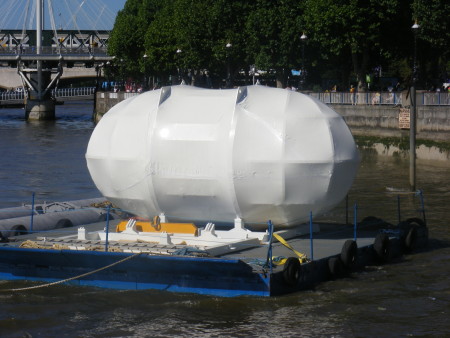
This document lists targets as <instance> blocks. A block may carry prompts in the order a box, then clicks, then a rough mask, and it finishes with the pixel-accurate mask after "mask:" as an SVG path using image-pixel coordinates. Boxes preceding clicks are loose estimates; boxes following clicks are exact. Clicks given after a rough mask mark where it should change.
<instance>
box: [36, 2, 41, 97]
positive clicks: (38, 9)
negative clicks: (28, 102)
mask: <svg viewBox="0 0 450 338" xmlns="http://www.w3.org/2000/svg"><path fill="white" fill-rule="evenodd" d="M41 48H42V0H36V54H41ZM37 77H38V78H37V92H38V99H39V101H40V100H41V99H42V61H41V60H37Z"/></svg>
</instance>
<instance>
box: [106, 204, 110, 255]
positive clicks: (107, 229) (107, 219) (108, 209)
mask: <svg viewBox="0 0 450 338" xmlns="http://www.w3.org/2000/svg"><path fill="white" fill-rule="evenodd" d="M110 211H111V205H108V208H107V209H106V239H105V251H108V235H109V213H110Z"/></svg>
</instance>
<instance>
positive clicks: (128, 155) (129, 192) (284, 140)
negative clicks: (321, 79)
mask: <svg viewBox="0 0 450 338" xmlns="http://www.w3.org/2000/svg"><path fill="white" fill-rule="evenodd" d="M86 159H87V165H88V168H89V171H90V174H91V176H92V179H93V180H94V182H95V184H96V185H97V188H98V189H99V190H100V191H101V192H102V194H103V195H104V196H105V197H106V198H107V199H109V200H110V201H112V202H113V203H114V204H116V205H118V206H119V207H121V208H123V209H125V210H127V211H129V212H132V213H134V214H136V215H139V216H142V217H148V218H151V217H153V216H155V215H158V214H160V213H165V214H166V216H167V217H169V219H170V220H175V219H176V220H185V221H192V222H196V221H202V222H203V221H211V222H233V220H234V219H235V218H237V217H238V218H242V219H243V220H244V221H245V222H247V223H256V222H266V221H267V220H269V219H270V220H272V222H274V223H275V224H283V225H292V224H296V223H299V222H302V221H304V220H306V219H308V217H309V212H310V211H312V212H313V214H314V215H315V216H317V215H318V214H320V213H323V212H326V211H328V210H330V209H331V208H333V207H334V206H335V205H336V204H337V203H339V202H340V201H341V200H342V199H343V198H344V197H345V195H346V194H347V192H348V190H349V188H350V186H351V184H352V182H353V179H354V177H355V175H356V171H357V167H358V163H359V158H358V152H357V149H356V146H355V143H354V140H353V137H352V135H351V133H350V131H349V129H348V127H347V125H346V124H345V122H344V120H343V119H342V117H341V116H339V115H338V114H336V113H335V112H334V111H333V110H332V109H330V108H329V107H327V106H326V105H325V104H323V103H321V102H319V101H317V100H315V99H314V98H311V97H310V96H307V95H303V94H301V93H297V92H293V91H290V90H284V89H276V88H269V87H264V86H249V87H240V88H237V89H228V90H209V89H200V88H196V87H191V86H184V85H182V86H173V87H165V88H162V89H160V90H155V91H150V92H146V93H144V94H141V95H139V96H136V97H133V98H130V99H128V100H125V101H123V102H121V103H119V104H117V105H116V106H114V107H113V108H112V109H111V110H110V111H109V112H108V113H107V114H105V116H104V117H103V118H102V120H101V121H100V122H99V124H98V125H97V126H96V128H95V130H94V132H93V133H92V136H91V139H90V142H89V145H88V148H87V153H86Z"/></svg>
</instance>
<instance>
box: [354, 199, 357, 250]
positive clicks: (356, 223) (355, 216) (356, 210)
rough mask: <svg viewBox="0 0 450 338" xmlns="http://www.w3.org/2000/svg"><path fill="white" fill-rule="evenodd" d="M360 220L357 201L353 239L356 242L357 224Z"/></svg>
mask: <svg viewBox="0 0 450 338" xmlns="http://www.w3.org/2000/svg"><path fill="white" fill-rule="evenodd" d="M357 221H358V204H357V203H355V208H354V213H353V240H354V241H355V242H356V238H357V236H356V225H357Z"/></svg>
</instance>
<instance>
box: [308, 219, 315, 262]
mask: <svg viewBox="0 0 450 338" xmlns="http://www.w3.org/2000/svg"><path fill="white" fill-rule="evenodd" d="M309 245H310V248H311V254H310V255H311V261H314V241H313V223H312V211H310V212H309Z"/></svg>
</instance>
